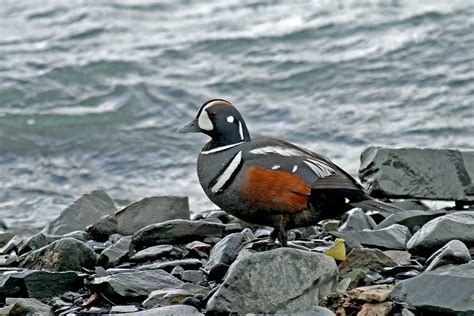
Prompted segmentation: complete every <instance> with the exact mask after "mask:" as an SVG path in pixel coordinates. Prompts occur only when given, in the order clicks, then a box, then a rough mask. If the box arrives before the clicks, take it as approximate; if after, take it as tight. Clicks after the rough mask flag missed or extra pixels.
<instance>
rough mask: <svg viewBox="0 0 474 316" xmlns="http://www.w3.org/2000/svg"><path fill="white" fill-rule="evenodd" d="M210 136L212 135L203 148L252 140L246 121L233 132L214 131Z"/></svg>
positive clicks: (208, 148) (213, 147) (207, 148)
mask: <svg viewBox="0 0 474 316" xmlns="http://www.w3.org/2000/svg"><path fill="white" fill-rule="evenodd" d="M209 136H211V138H212V139H211V141H210V142H209V143H207V144H206V146H205V147H204V148H203V149H205V150H210V149H215V148H219V147H224V146H232V145H234V144H240V143H243V142H249V141H250V140H251V139H250V133H249V131H248V129H247V126H246V125H245V123H244V122H243V123H242V125H241V127H240V126H239V129H238V130H235V131H232V132H229V131H227V132H226V133H219V132H212V133H209Z"/></svg>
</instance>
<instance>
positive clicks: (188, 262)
mask: <svg viewBox="0 0 474 316" xmlns="http://www.w3.org/2000/svg"><path fill="white" fill-rule="evenodd" d="M177 266H180V267H182V268H183V269H184V270H195V269H199V268H200V267H201V266H202V262H201V260H199V259H195V258H190V259H181V260H172V261H163V262H153V263H150V264H144V265H142V266H139V267H138V270H155V269H162V270H165V271H167V272H171V271H172V270H173V269H174V267H177Z"/></svg>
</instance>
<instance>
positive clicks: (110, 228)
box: [86, 214, 118, 241]
mask: <svg viewBox="0 0 474 316" xmlns="http://www.w3.org/2000/svg"><path fill="white" fill-rule="evenodd" d="M86 231H87V233H89V235H90V236H91V238H92V239H94V240H98V241H106V240H107V239H109V236H110V235H113V234H116V233H118V222H117V218H115V214H113V215H105V216H102V217H101V218H100V219H99V220H98V221H97V222H95V223H94V224H92V225H89V226H87V229H86Z"/></svg>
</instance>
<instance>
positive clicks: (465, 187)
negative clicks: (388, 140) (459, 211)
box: [359, 147, 474, 201]
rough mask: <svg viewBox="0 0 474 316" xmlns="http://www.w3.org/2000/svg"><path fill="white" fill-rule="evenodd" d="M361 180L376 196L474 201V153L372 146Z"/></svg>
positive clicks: (364, 160) (363, 163) (364, 158)
mask: <svg viewBox="0 0 474 316" xmlns="http://www.w3.org/2000/svg"><path fill="white" fill-rule="evenodd" d="M359 177H360V179H361V181H362V182H363V183H364V184H365V185H366V187H368V190H369V192H370V193H371V195H373V196H375V197H393V198H419V199H432V200H450V201H474V184H473V182H472V181H473V180H472V179H474V152H473V151H459V150H451V149H427V148H426V149H422V148H401V149H392V148H380V147H369V148H367V149H366V150H364V152H363V153H362V155H361V166H360V169H359Z"/></svg>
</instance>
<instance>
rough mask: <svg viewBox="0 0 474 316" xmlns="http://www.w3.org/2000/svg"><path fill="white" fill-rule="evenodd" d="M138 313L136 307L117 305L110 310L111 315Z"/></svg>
mask: <svg viewBox="0 0 474 316" xmlns="http://www.w3.org/2000/svg"><path fill="white" fill-rule="evenodd" d="M133 312H138V308H137V307H136V306H135V305H115V306H112V308H111V309H110V314H126V313H133Z"/></svg>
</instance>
